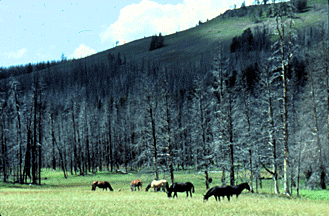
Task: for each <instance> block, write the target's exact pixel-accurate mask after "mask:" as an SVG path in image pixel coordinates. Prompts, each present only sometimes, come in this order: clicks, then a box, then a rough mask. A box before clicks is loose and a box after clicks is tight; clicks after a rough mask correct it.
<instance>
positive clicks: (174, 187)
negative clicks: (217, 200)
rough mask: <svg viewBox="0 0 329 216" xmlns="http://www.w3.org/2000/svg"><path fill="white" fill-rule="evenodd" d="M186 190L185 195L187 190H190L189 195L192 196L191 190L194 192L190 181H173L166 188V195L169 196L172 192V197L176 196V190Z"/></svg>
mask: <svg viewBox="0 0 329 216" xmlns="http://www.w3.org/2000/svg"><path fill="white" fill-rule="evenodd" d="M185 191H186V197H188V192H190V196H191V197H192V192H193V193H194V192H195V191H194V185H193V184H192V183H191V182H183V183H177V182H176V183H173V184H172V185H171V186H170V188H169V189H168V192H167V194H168V197H169V198H170V197H171V193H172V192H174V196H173V198H175V196H176V197H177V198H178V196H177V192H185Z"/></svg>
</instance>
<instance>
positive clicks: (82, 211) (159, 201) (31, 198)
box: [0, 171, 329, 216]
mask: <svg viewBox="0 0 329 216" xmlns="http://www.w3.org/2000/svg"><path fill="white" fill-rule="evenodd" d="M45 177H47V179H43V182H42V185H41V186H39V185H32V186H29V185H19V184H11V183H7V184H4V183H2V182H1V183H0V201H1V202H0V214H1V216H6V215H221V214H223V215H328V212H329V191H328V190H326V191H323V190H319V191H317V190H315V191H308V190H302V191H301V195H302V197H301V198H296V192H294V196H292V197H286V196H283V195H274V194H273V193H271V192H270V190H271V185H272V181H271V180H266V181H263V188H262V189H259V191H258V193H253V194H252V193H250V192H249V191H246V190H245V191H243V193H242V194H241V195H240V196H239V198H238V199H236V198H235V197H232V198H231V201H230V202H228V200H227V198H224V199H221V201H220V202H216V201H215V198H214V197H211V198H209V200H208V201H207V202H203V194H204V193H205V192H206V191H207V190H206V188H205V184H204V181H205V178H204V173H200V172H195V171H193V172H192V171H191V172H183V171H180V172H177V173H175V180H176V181H177V182H182V181H191V182H192V183H193V184H194V186H195V193H194V194H193V197H192V198H190V197H189V198H186V193H178V198H177V199H176V198H175V199H172V198H171V199H169V198H168V197H167V194H166V193H164V192H153V190H149V192H145V190H144V189H143V190H142V191H136V192H131V191H130V182H131V180H133V179H137V178H139V179H141V180H142V182H143V186H144V187H143V188H145V187H146V185H147V184H148V183H149V182H151V181H152V179H153V175H147V174H138V173H133V174H127V175H123V174H109V173H105V172H103V173H98V174H97V175H88V176H84V177H82V176H69V177H68V178H67V179H64V178H63V176H62V173H61V172H58V171H44V172H43V178H45ZM160 177H161V178H164V179H167V180H169V176H164V175H163V174H161V175H160ZM210 177H212V178H213V183H212V184H211V187H212V186H215V185H219V180H220V173H210ZM94 180H105V181H109V182H110V183H111V185H112V187H113V189H114V191H113V192H111V191H109V190H108V191H103V190H102V189H99V188H97V189H96V191H91V184H92V182H93V181H94ZM239 183H241V182H239ZM280 189H281V190H282V187H281V188H280Z"/></svg>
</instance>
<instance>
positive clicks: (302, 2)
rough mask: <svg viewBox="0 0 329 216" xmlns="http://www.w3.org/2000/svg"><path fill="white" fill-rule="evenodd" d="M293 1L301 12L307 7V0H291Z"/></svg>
mask: <svg viewBox="0 0 329 216" xmlns="http://www.w3.org/2000/svg"><path fill="white" fill-rule="evenodd" d="M291 3H292V5H293V6H294V8H295V9H296V10H297V11H299V12H302V11H304V10H305V9H306V8H307V0H291Z"/></svg>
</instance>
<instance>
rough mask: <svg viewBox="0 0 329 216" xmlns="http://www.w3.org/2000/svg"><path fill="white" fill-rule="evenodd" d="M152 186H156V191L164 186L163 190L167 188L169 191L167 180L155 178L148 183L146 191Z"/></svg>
mask: <svg viewBox="0 0 329 216" xmlns="http://www.w3.org/2000/svg"><path fill="white" fill-rule="evenodd" d="M151 187H152V188H154V191H156V189H160V188H162V190H163V191H165V190H166V189H167V191H168V188H169V186H168V182H167V180H158V181H157V180H154V181H152V182H151V183H150V184H149V185H147V187H146V189H145V191H148V190H149V189H150V188H151Z"/></svg>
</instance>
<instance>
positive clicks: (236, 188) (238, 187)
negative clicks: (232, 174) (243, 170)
mask: <svg viewBox="0 0 329 216" xmlns="http://www.w3.org/2000/svg"><path fill="white" fill-rule="evenodd" d="M232 189H233V191H232V196H233V194H235V195H236V198H238V196H239V195H240V194H241V192H242V191H243V189H247V190H248V191H250V186H249V184H248V183H247V182H245V183H242V184H239V185H236V186H232Z"/></svg>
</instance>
